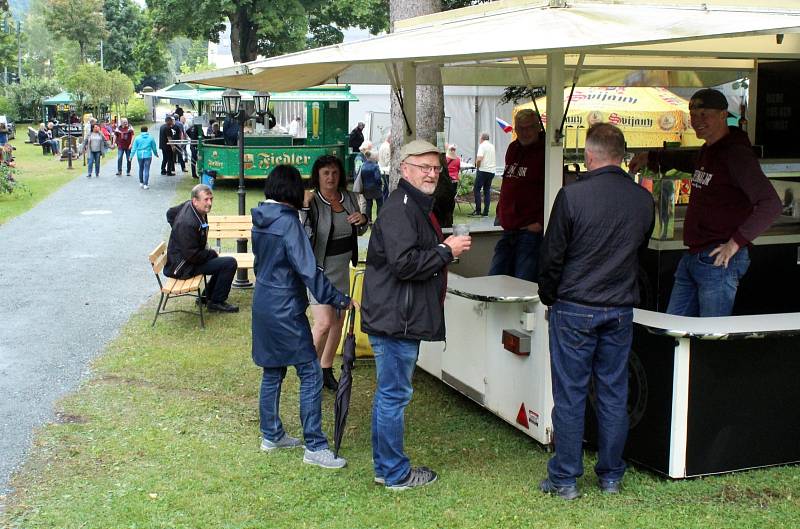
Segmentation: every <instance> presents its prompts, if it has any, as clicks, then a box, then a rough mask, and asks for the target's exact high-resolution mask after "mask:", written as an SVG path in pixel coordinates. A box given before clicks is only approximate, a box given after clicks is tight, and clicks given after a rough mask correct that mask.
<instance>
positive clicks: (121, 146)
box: [114, 118, 133, 176]
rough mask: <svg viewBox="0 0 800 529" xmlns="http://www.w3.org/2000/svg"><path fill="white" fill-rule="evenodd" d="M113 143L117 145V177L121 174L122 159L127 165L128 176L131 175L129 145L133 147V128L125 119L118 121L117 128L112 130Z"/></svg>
mask: <svg viewBox="0 0 800 529" xmlns="http://www.w3.org/2000/svg"><path fill="white" fill-rule="evenodd" d="M114 143H115V144H116V145H117V176H119V175H121V174H122V157H123V156H124V157H125V161H126V163H127V165H126V167H127V170H126V171H125V172H126V174H127V175H128V176H130V175H131V145H133V127H131V126H130V125H129V124H128V119H127V118H122V119H121V120H120V124H119V127H117V128H116V129H115V130H114Z"/></svg>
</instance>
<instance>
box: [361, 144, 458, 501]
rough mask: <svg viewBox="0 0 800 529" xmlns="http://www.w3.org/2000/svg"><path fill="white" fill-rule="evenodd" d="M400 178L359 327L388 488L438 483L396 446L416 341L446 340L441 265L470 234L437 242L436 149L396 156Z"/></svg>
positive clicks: (408, 148)
mask: <svg viewBox="0 0 800 529" xmlns="http://www.w3.org/2000/svg"><path fill="white" fill-rule="evenodd" d="M400 160H401V164H400V171H401V172H402V175H403V178H402V179H401V180H400V182H399V183H398V185H397V189H395V190H394V191H393V192H392V193H391V194H390V195H389V200H387V201H386V204H384V206H383V209H382V210H381V214H380V215H379V216H378V219H377V220H376V221H375V224H374V225H373V228H372V235H371V236H370V239H369V249H368V250H367V270H366V273H365V275H364V295H363V300H364V301H363V303H364V305H363V308H362V313H361V314H362V320H361V330H362V331H364V332H365V333H366V334H367V335H368V336H369V341H370V344H371V345H372V349H373V351H374V352H375V372H376V376H377V379H378V380H377V388H376V390H375V399H374V402H373V405H372V460H373V464H374V470H375V482H376V483H380V484H384V485H385V486H386V487H387V488H388V489H391V490H405V489H409V488H415V487H422V486H424V485H428V484H430V483H433V482H434V481H436V479H437V475H436V472H434V471H433V470H431V469H429V468H427V467H412V466H411V462H410V460H409V458H408V456H407V455H406V454H405V451H404V448H403V436H404V430H405V424H404V416H405V409H406V406H408V404H409V402H411V396H412V394H413V392H414V389H413V387H412V376H413V374H414V367H415V365H416V362H417V357H418V355H419V344H420V341H421V340H429V341H442V340H444V339H445V328H444V307H443V304H444V296H445V293H446V291H447V284H446V282H447V265H448V264H450V263H451V262H452V261H453V259H454V258H455V257H458V256H459V255H461V253H462V252H465V251H467V250H469V248H470V244H471V242H472V239H471V238H470V237H469V236H450V237H448V238H447V239H444V236H443V235H442V230H441V227H440V226H439V223H438V221H437V220H436V217H434V216H433V214H432V213H431V207H432V205H433V204H432V203H433V199H432V197H431V195H433V192H434V190H435V189H436V183H437V181H438V179H439V175H440V173H441V171H442V165H441V163H440V161H439V152H438V149H437V148H436V146H435V145H431V144H430V143H428V142H426V141H422V140H414V141H412V142H410V143H408V144H406V145H405V146H404V147H403V149H402V150H401V151H400Z"/></svg>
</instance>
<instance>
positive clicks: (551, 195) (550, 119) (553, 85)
mask: <svg viewBox="0 0 800 529" xmlns="http://www.w3.org/2000/svg"><path fill="white" fill-rule="evenodd" d="M563 113H564V53H563V52H557V53H549V54H548V55H547V109H546V115H547V127H546V128H545V130H546V133H547V136H546V138H547V139H546V141H547V145H546V147H545V153H544V160H545V161H544V175H545V181H544V222H545V227H547V221H548V220H549V218H550V211H551V210H552V209H553V202H554V201H555V199H556V194H557V193H558V190H559V189H561V185H562V182H563V180H564V144H563V139H562V138H560V137H558V136H559V130H558V126H559V119H558V118H559V117H560V116H562V115H563Z"/></svg>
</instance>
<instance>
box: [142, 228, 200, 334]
mask: <svg viewBox="0 0 800 529" xmlns="http://www.w3.org/2000/svg"><path fill="white" fill-rule="evenodd" d="M166 263H167V243H165V242H161V243H160V244H159V245H158V246H156V248H155V250H153V251H152V252H150V265H151V266H152V267H153V273H154V274H155V275H156V281H158V288H159V292H160V294H161V299H159V300H158V307H156V315H155V318H153V323H152V325H151V327H154V326H155V324H156V320H157V319H158V317H159V316H160V315H161V314H169V313H170V312H186V313H187V314H199V315H200V327H201V328H205V326H206V324H205V320H204V319H203V304H202V303H197V307H198V308H199V312H194V311H191V310H182V309H176V310H166V308H167V301H169V300H170V298H180V297H184V296H189V297H192V298H195V299H196V300H200V297H201V295H202V292H201V291H200V286H201V284H202V285H203V286H205V281H206V278H205V276H204V275H203V274H199V275H196V276H194V277H190V278H189V279H175V278H173V277H164V280H163V281H162V280H161V272H162V271H163V270H164V265H165V264H166Z"/></svg>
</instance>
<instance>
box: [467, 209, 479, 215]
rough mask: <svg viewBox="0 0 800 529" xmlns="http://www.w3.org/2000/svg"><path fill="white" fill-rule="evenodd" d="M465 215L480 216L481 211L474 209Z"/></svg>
mask: <svg viewBox="0 0 800 529" xmlns="http://www.w3.org/2000/svg"><path fill="white" fill-rule="evenodd" d="M467 216H468V217H480V216H481V212H480V211H478V210H477V209H476V210H473V212H472V213H470V214H469V215H467Z"/></svg>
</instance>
